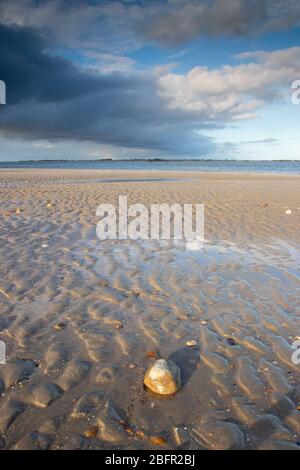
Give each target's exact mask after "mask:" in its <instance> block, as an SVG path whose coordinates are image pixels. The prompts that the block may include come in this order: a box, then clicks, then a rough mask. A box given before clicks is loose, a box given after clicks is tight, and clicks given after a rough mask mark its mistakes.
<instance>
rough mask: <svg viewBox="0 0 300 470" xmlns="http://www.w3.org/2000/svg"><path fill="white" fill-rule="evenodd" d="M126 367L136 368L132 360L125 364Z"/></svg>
mask: <svg viewBox="0 0 300 470" xmlns="http://www.w3.org/2000/svg"><path fill="white" fill-rule="evenodd" d="M126 367H127V369H136V367H137V365H136V364H134V363H133V362H129V363H128V364H126Z"/></svg>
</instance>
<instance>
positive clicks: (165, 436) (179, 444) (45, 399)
mask: <svg viewBox="0 0 300 470" xmlns="http://www.w3.org/2000/svg"><path fill="white" fill-rule="evenodd" d="M299 185H300V176H292V175H268V174H259V175H258V174H238V173H237V174H233V173H227V174H224V173H197V172H193V173H189V172H184V173H181V172H156V171H148V172H146V171H145V172H134V171H127V172H126V171H111V170H107V171H105V170H103V171H102V170H101V171H100V170H94V171H90V170H1V171H0V339H1V340H2V341H4V342H5V344H6V348H7V363H6V364H5V365H0V394H1V397H0V448H2V449H298V450H299V449H300V447H299V446H300V365H296V364H294V363H293V361H292V354H293V351H294V350H293V348H292V343H293V342H294V341H296V340H297V339H300V316H299V314H300V309H299V307H300V304H299V298H300V282H299V281H300V269H299V266H300V251H299V241H300V192H299ZM119 195H127V196H128V201H129V203H143V204H145V205H147V206H148V205H150V204H155V203H168V204H173V203H180V204H184V203H191V204H196V203H198V204H201V203H204V204H205V243H204V246H203V247H202V248H197V246H195V245H192V246H191V245H189V244H188V243H185V242H184V241H180V242H177V243H175V242H174V241H151V240H148V241H133V240H122V241H120V240H113V241H112V240H107V241H100V240H99V239H98V238H97V236H96V224H97V221H98V218H97V217H96V208H97V206H98V205H99V204H101V203H104V202H106V203H111V204H117V200H118V197H119ZM188 344H192V345H191V346H189V345H188ZM160 357H161V358H171V359H172V360H173V361H174V362H175V363H176V364H177V365H178V367H179V368H180V370H181V373H182V382H183V384H182V388H181V389H180V391H179V392H178V393H177V394H176V395H174V396H172V397H169V398H161V397H159V396H156V395H154V394H151V393H150V392H149V391H147V390H145V388H144V387H143V378H144V375H145V373H146V371H147V369H148V367H149V366H150V365H151V363H153V362H154V361H155V359H157V358H160Z"/></svg>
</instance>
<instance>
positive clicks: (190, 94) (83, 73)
mask: <svg viewBox="0 0 300 470" xmlns="http://www.w3.org/2000/svg"><path fill="white" fill-rule="evenodd" d="M0 80H2V81H3V82H4V83H5V85H6V104H0V161H16V160H39V159H102V158H113V159H130V158H143V159H147V158H168V159H171V158H174V159H239V160H243V159H247V160H270V159H291V160H299V159H300V145H299V123H300V105H298V106H297V105H295V104H293V103H292V93H293V92H294V90H292V88H291V87H292V83H293V82H294V81H295V80H300V2H299V1H298V0H197V1H195V0H189V1H187V0H148V1H146V0H123V1H122V0H110V1H107V0H68V1H65V0H51V1H50V0H15V1H13V2H12V1H11V0H0ZM299 96H300V94H299Z"/></svg>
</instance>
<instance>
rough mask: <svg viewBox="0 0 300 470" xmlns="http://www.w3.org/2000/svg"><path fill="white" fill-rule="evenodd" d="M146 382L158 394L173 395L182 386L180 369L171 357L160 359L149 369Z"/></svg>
mask: <svg viewBox="0 0 300 470" xmlns="http://www.w3.org/2000/svg"><path fill="white" fill-rule="evenodd" d="M144 384H145V385H146V387H147V388H148V389H149V390H150V391H151V392H153V393H156V394H158V395H173V394H174V393H176V392H178V390H179V389H180V388H181V375H180V369H179V367H178V366H177V365H176V364H175V363H174V362H173V361H171V360H170V359H158V360H157V361H155V363H154V364H153V365H152V366H151V367H149V369H148V370H147V372H146V375H145V378H144Z"/></svg>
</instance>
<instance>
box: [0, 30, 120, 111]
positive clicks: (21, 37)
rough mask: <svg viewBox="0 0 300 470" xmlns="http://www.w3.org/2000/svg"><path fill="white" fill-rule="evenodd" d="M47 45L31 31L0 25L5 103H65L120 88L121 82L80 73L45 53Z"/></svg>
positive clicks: (74, 67) (0, 59)
mask: <svg viewBox="0 0 300 470" xmlns="http://www.w3.org/2000/svg"><path fill="white" fill-rule="evenodd" d="M46 48H47V44H46V43H45V41H44V40H43V39H42V38H41V37H40V36H39V35H37V34H36V33H35V32H34V31H33V30H32V29H30V28H21V27H16V26H11V27H8V26H3V25H0V67H1V68H0V70H1V79H2V80H4V82H5V83H6V84H7V102H8V103H9V104H15V103H18V102H19V101H21V100H25V99H29V98H33V99H36V100H38V101H44V102H51V101H66V100H69V99H71V98H76V97H78V96H82V95H86V94H89V93H92V92H95V91H97V90H98V89H99V87H101V89H102V90H105V89H109V88H111V87H112V86H116V85H118V86H122V83H121V80H115V81H114V80H113V79H112V78H110V79H109V78H108V77H104V78H101V79H100V78H97V77H94V76H92V75H88V74H86V73H83V72H81V71H80V70H79V69H78V68H77V67H76V66H75V65H73V64H72V63H71V62H69V61H67V60H65V59H62V58H60V57H52V56H51V55H49V53H47V52H45V50H46Z"/></svg>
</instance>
